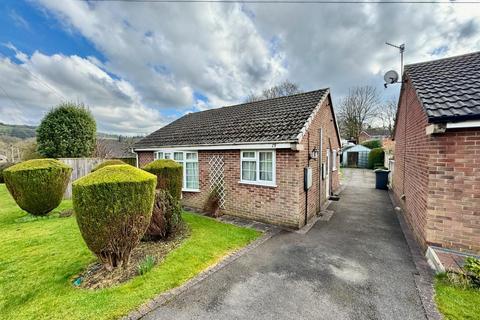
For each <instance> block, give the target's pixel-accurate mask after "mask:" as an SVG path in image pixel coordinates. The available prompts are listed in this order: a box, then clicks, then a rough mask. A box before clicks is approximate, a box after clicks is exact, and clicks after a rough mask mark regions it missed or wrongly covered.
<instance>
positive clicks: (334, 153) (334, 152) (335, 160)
mask: <svg viewBox="0 0 480 320" xmlns="http://www.w3.org/2000/svg"><path fill="white" fill-rule="evenodd" d="M337 153H338V150H337V149H333V151H332V171H336V170H337Z"/></svg>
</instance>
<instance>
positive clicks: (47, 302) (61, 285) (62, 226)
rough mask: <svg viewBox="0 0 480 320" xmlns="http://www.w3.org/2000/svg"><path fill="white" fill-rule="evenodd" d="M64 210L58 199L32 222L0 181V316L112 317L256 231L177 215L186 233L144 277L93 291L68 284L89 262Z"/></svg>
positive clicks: (172, 284)
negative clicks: (62, 213) (188, 231)
mask: <svg viewBox="0 0 480 320" xmlns="http://www.w3.org/2000/svg"><path fill="white" fill-rule="evenodd" d="M69 208H71V201H63V202H62V204H61V205H60V207H59V208H58V209H57V210H56V212H57V213H55V212H54V213H53V217H51V218H43V219H31V218H30V216H27V214H26V213H25V212H24V211H22V210H21V209H20V208H19V207H18V206H17V205H16V204H15V202H14V201H13V199H12V198H11V197H10V195H9V194H8V192H7V190H6V188H5V185H3V184H0V235H1V236H0V248H1V250H0V319H47V318H48V319H114V318H118V317H119V316H122V315H125V314H128V312H129V311H131V310H133V309H135V307H137V306H139V305H141V304H142V303H144V302H145V301H147V300H148V299H150V298H152V297H154V296H156V295H157V294H159V293H161V292H164V291H166V290H168V289H171V288H174V287H177V286H179V285H180V284H182V283H184V282H185V281H187V280H188V279H190V278H192V277H194V276H195V275H196V274H198V273H199V272H201V271H202V270H204V269H205V268H207V267H208V266H211V265H212V264H215V263H216V262H218V261H219V260H220V259H221V258H222V257H224V256H225V255H226V254H227V253H229V252H232V251H234V250H237V249H239V248H241V247H243V246H245V245H247V244H248V243H249V242H251V241H252V240H254V239H255V238H257V237H258V236H259V234H260V233H259V232H257V231H254V230H251V229H246V228H239V227H236V226H233V225H229V224H224V223H220V222H218V221H215V220H213V219H210V218H205V217H201V216H197V215H194V214H190V213H186V212H185V213H184V214H183V218H184V220H185V221H186V222H187V223H188V225H189V226H190V229H191V236H190V237H189V238H188V239H186V240H185V242H184V243H183V244H181V245H180V246H179V247H178V248H176V249H174V250H173V251H172V252H170V253H169V254H168V255H167V256H166V258H165V260H164V261H163V262H161V263H160V264H159V265H157V266H156V267H154V268H153V269H152V270H151V271H150V272H148V273H147V274H145V275H143V276H138V277H136V278H134V279H132V280H130V281H129V282H126V283H124V284H122V285H119V286H117V287H113V288H108V289H101V290H97V291H93V290H87V289H78V288H74V287H73V286H72V279H73V277H74V276H75V275H76V274H78V273H79V272H81V271H82V270H83V269H84V268H85V267H86V266H87V265H89V264H90V263H91V262H93V261H94V260H95V258H94V256H93V255H92V254H91V253H90V251H89V250H88V249H87V247H86V246H85V244H84V242H83V240H82V238H81V235H80V232H79V230H78V227H77V223H76V221H75V217H68V218H60V217H58V211H59V210H64V209H69Z"/></svg>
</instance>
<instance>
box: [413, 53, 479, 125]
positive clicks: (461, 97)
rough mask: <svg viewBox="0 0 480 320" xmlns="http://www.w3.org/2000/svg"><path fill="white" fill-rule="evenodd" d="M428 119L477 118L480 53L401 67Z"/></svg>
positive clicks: (460, 119)
mask: <svg viewBox="0 0 480 320" xmlns="http://www.w3.org/2000/svg"><path fill="white" fill-rule="evenodd" d="M405 73H406V74H407V75H408V77H409V78H410V79H411V80H412V83H413V86H414V87H415V90H416V92H417V96H418V97H419V99H420V100H421V102H422V104H423V107H424V109H425V112H426V113H427V116H428V118H429V121H430V122H444V121H464V120H473V119H480V52H474V53H470V54H465V55H461V56H456V57H451V58H445V59H440V60H433V61H429V62H423V63H416V64H411V65H407V66H405Z"/></svg>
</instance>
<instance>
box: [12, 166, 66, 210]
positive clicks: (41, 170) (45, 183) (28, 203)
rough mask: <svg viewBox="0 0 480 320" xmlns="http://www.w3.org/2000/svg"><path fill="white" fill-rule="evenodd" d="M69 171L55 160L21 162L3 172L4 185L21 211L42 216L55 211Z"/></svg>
mask: <svg viewBox="0 0 480 320" xmlns="http://www.w3.org/2000/svg"><path fill="white" fill-rule="evenodd" d="M71 172H72V168H70V167H69V166H67V165H66V164H64V163H63V162H60V161H58V160H55V159H37V160H28V161H25V162H21V163H19V164H16V165H14V166H11V167H9V168H7V169H5V170H4V171H3V176H4V179H5V184H6V185H7V189H8V191H9V192H10V194H11V195H12V197H13V199H15V202H16V203H17V204H18V206H19V207H20V208H22V209H23V210H25V211H27V212H28V213H30V214H32V215H35V216H43V215H46V214H48V213H49V212H50V211H52V210H53V209H55V208H56V207H58V205H59V204H60V202H61V201H62V199H63V194H64V193H65V190H66V189H67V185H68V181H69V180H70V174H71Z"/></svg>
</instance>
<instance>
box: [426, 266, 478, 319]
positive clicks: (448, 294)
mask: <svg viewBox="0 0 480 320" xmlns="http://www.w3.org/2000/svg"><path fill="white" fill-rule="evenodd" d="M435 292H436V296H435V300H436V302H437V306H438V309H439V310H440V311H441V312H442V313H443V315H444V316H445V319H449V320H460V319H462V320H463V319H480V290H478V289H477V290H475V289H462V288H458V287H455V286H452V285H451V284H449V283H448V282H447V281H446V279H445V276H444V275H439V276H437V279H436V283H435Z"/></svg>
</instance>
